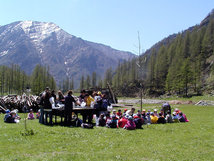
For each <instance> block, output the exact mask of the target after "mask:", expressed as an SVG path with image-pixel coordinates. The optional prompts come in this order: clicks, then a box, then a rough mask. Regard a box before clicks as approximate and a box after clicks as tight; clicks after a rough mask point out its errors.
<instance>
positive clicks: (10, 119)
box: [4, 110, 19, 123]
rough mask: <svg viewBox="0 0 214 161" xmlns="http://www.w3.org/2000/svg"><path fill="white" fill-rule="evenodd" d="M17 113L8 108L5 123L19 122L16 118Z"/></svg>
mask: <svg viewBox="0 0 214 161" xmlns="http://www.w3.org/2000/svg"><path fill="white" fill-rule="evenodd" d="M15 117H16V113H15V112H10V110H6V114H5V116H4V122H5V123H18V122H19V120H16V119H15Z"/></svg>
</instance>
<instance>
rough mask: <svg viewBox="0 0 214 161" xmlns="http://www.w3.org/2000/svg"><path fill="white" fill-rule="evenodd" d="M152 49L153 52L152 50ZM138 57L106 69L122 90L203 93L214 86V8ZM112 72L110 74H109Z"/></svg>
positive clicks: (183, 93) (209, 90)
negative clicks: (141, 89) (111, 70)
mask: <svg viewBox="0 0 214 161" xmlns="http://www.w3.org/2000/svg"><path fill="white" fill-rule="evenodd" d="M148 51H149V52H148ZM148 51H147V52H146V53H145V54H143V55H142V56H140V57H139V58H137V59H133V60H131V61H127V62H125V63H123V64H119V66H118V67H117V69H116V71H114V72H111V73H109V70H108V71H107V72H106V78H105V81H108V82H110V84H112V86H113V88H114V89H115V90H116V91H117V93H118V94H123V95H126V96H130V95H136V94H137V93H138V92H139V89H140V87H142V88H143V91H144V94H148V95H155V96H159V95H162V94H178V95H185V96H187V95H199V94H203V93H210V92H212V91H213V90H214V63H213V62H214V52H213V51H214V10H213V11H212V12H211V13H210V14H209V15H208V16H207V17H206V18H205V19H204V20H203V21H202V22H201V23H200V25H196V26H194V27H191V28H189V29H188V30H185V31H183V32H181V33H178V34H176V35H173V36H170V37H168V38H166V39H164V40H162V41H160V42H159V43H157V44H156V45H154V46H153V47H152V48H151V49H149V50H148ZM109 74H110V75H111V76H112V77H111V76H110V77H109V76H108V75H109Z"/></svg>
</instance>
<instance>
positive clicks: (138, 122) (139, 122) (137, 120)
mask: <svg viewBox="0 0 214 161" xmlns="http://www.w3.org/2000/svg"><path fill="white" fill-rule="evenodd" d="M134 123H135V125H136V129H143V128H142V125H143V119H142V118H140V117H139V116H137V115H135V116H134Z"/></svg>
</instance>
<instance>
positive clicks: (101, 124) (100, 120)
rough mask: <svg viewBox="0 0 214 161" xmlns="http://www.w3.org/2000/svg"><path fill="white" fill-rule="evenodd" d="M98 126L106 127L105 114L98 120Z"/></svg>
mask: <svg viewBox="0 0 214 161" xmlns="http://www.w3.org/2000/svg"><path fill="white" fill-rule="evenodd" d="M98 126H106V120H105V118H104V114H103V113H102V114H100V117H99V119H98Z"/></svg>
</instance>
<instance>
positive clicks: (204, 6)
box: [0, 0, 214, 52]
mask: <svg viewBox="0 0 214 161" xmlns="http://www.w3.org/2000/svg"><path fill="white" fill-rule="evenodd" d="M213 8H214V0H0V25H6V24H9V23H11V22H14V21H22V20H33V21H42V22H53V23H55V24H57V25H58V26H60V27H61V28H62V29H64V30H65V31H67V32H68V33H70V34H72V35H75V36H77V37H81V38H82V39H85V40H89V41H93V42H97V43H102V44H105V45H109V46H111V47H113V48H116V49H119V50H125V51H131V52H135V51H137V50H138V49H137V45H138V38H137V37H138V35H137V32H138V31H139V33H140V39H141V46H142V48H143V49H144V50H146V49H148V48H150V47H151V46H152V45H154V44H155V43H156V42H158V41H160V40H162V39H163V38H164V37H167V36H169V35H170V34H173V33H178V32H181V31H182V30H185V29H187V28H188V27H191V26H193V25H196V24H199V23H200V21H201V20H202V19H203V18H205V17H206V16H207V14H208V13H209V12H210V11H211V10H212V9H213Z"/></svg>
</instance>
